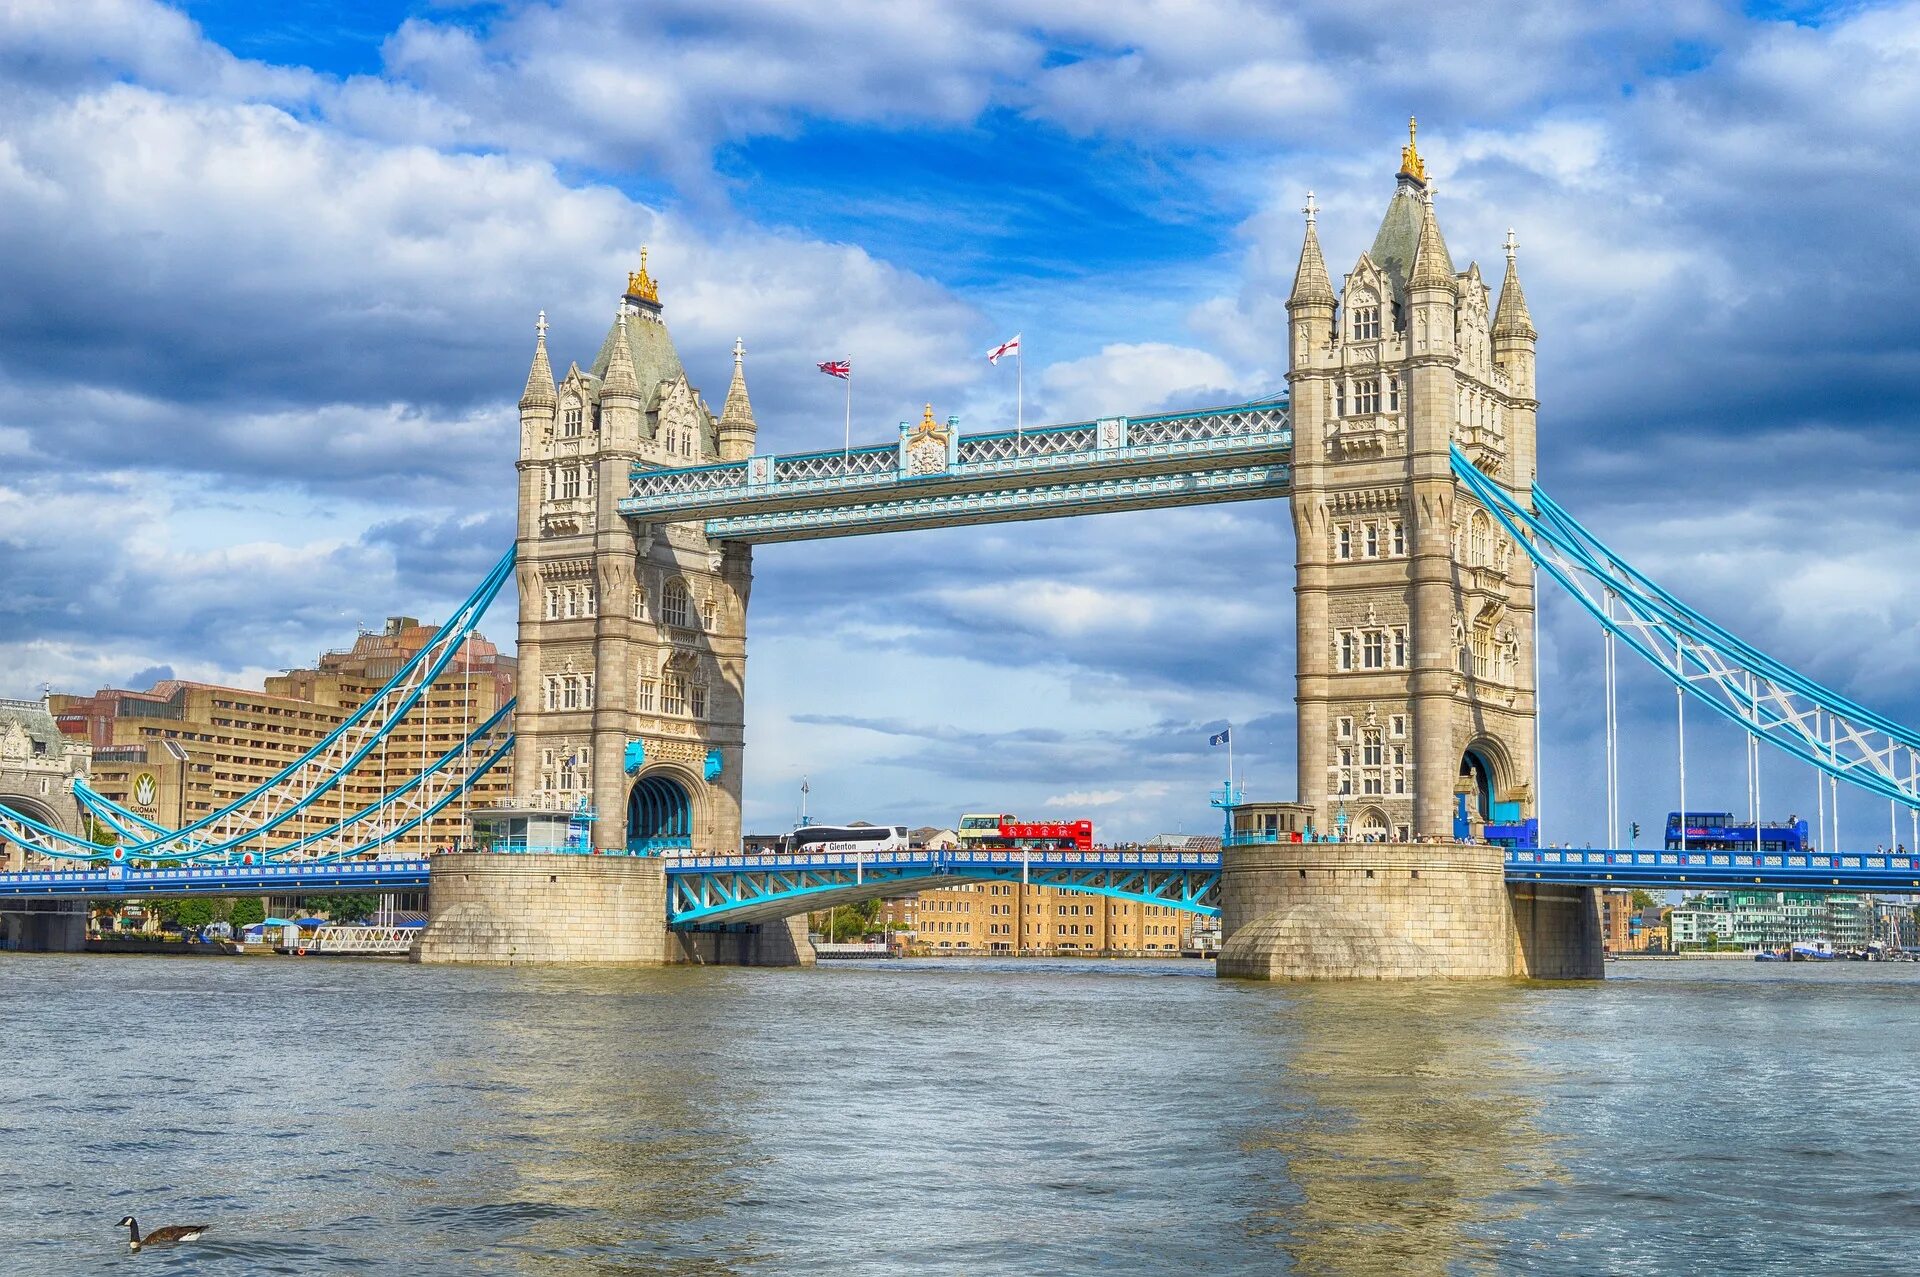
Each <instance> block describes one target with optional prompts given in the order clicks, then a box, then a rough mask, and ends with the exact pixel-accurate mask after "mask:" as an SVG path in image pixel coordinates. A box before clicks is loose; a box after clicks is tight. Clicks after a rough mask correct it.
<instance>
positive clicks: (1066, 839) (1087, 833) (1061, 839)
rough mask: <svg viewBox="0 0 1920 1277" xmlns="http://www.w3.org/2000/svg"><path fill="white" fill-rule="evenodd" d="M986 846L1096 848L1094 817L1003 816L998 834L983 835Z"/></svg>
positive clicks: (1066, 849)
mask: <svg viewBox="0 0 1920 1277" xmlns="http://www.w3.org/2000/svg"><path fill="white" fill-rule="evenodd" d="M975 845H976V846H982V847H1012V848H1019V847H1024V848H1026V849H1028V850H1029V851H1092V850H1093V822H1092V821H1091V820H1040V821H1028V820H1002V821H1001V822H1000V833H999V836H998V837H995V838H982V839H980V840H979V841H978V842H977V843H976V844H975Z"/></svg>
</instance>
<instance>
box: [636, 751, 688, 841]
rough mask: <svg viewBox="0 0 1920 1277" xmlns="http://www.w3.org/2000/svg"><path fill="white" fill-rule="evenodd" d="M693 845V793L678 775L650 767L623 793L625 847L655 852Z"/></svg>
mask: <svg viewBox="0 0 1920 1277" xmlns="http://www.w3.org/2000/svg"><path fill="white" fill-rule="evenodd" d="M692 847H693V795H692V794H691V792H689V790H688V788H687V786H686V785H685V783H683V782H682V781H681V780H680V779H679V778H678V777H676V776H673V775H671V774H669V773H667V772H664V771H652V772H647V773H644V774H643V775H641V777H640V778H639V779H638V780H636V781H634V782H633V788H632V789H631V790H629V791H628V793H627V850H628V851H629V852H631V853H633V854H634V855H640V856H657V855H659V854H660V853H662V852H666V851H687V850H691V849H692Z"/></svg>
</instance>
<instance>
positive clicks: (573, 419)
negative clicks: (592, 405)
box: [560, 399, 586, 439]
mask: <svg viewBox="0 0 1920 1277" xmlns="http://www.w3.org/2000/svg"><path fill="white" fill-rule="evenodd" d="M585 420H586V413H585V412H584V411H583V410H582V409H581V406H580V401H579V400H578V399H569V400H567V406H566V407H565V408H563V409H561V412H560V435H561V437H562V438H565V439H578V438H579V437H580V432H581V428H582V423H583V422H585Z"/></svg>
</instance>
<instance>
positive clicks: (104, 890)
mask: <svg viewBox="0 0 1920 1277" xmlns="http://www.w3.org/2000/svg"><path fill="white" fill-rule="evenodd" d="M426 886H427V862H426V861H424V860H346V861H334V862H328V861H317V860H309V861H298V862H295V863H293V864H288V865H181V866H179V867H178V868H172V869H132V868H129V867H127V866H126V865H101V866H98V867H96V868H92V869H47V870H33V871H29V872H26V873H8V874H0V900H17V899H35V898H41V899H44V898H49V897H51V898H58V897H72V896H86V897H92V898H99V899H116V898H117V899H138V898H140V897H143V896H264V895H314V894H319V893H323V892H333V891H424V890H426Z"/></svg>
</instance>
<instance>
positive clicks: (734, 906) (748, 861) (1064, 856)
mask: <svg viewBox="0 0 1920 1277" xmlns="http://www.w3.org/2000/svg"><path fill="white" fill-rule="evenodd" d="M666 870H667V920H668V922H669V923H670V924H671V925H673V926H676V927H697V926H718V925H722V924H733V923H750V922H771V921H774V920H776V919H780V918H790V917H792V916H793V915H795V914H797V913H805V912H807V911H809V910H814V909H831V908H835V907H836V906H839V905H847V904H857V903H859V902H861V901H865V900H875V899H879V898H881V897H884V896H905V895H911V894H912V893H913V892H916V891H931V890H934V889H935V888H939V887H951V886H953V885H955V884H956V883H967V882H1027V883H1030V884H1032V885H1034V886H1039V887H1057V888H1060V889H1063V890H1067V891H1080V892H1085V893H1087V894H1089V895H1095V896H1111V897H1114V898H1116V899H1120V900H1138V901H1141V902H1144V903H1146V904H1154V905H1165V906H1167V907H1169V908H1173V909H1181V910H1184V911H1186V912H1188V913H1197V914H1205V915H1207V916H1208V917H1217V916H1218V915H1219V912H1220V907H1219V890H1220V857H1219V854H1218V853H1209V852H1171V851H1169V852H1157V851H1146V852H1140V851H1034V852H1019V851H901V852H876V853H856V852H829V853H822V854H820V855H816V856H781V855H763V856H744V855H743V856H675V857H669V858H667V860H666Z"/></svg>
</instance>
